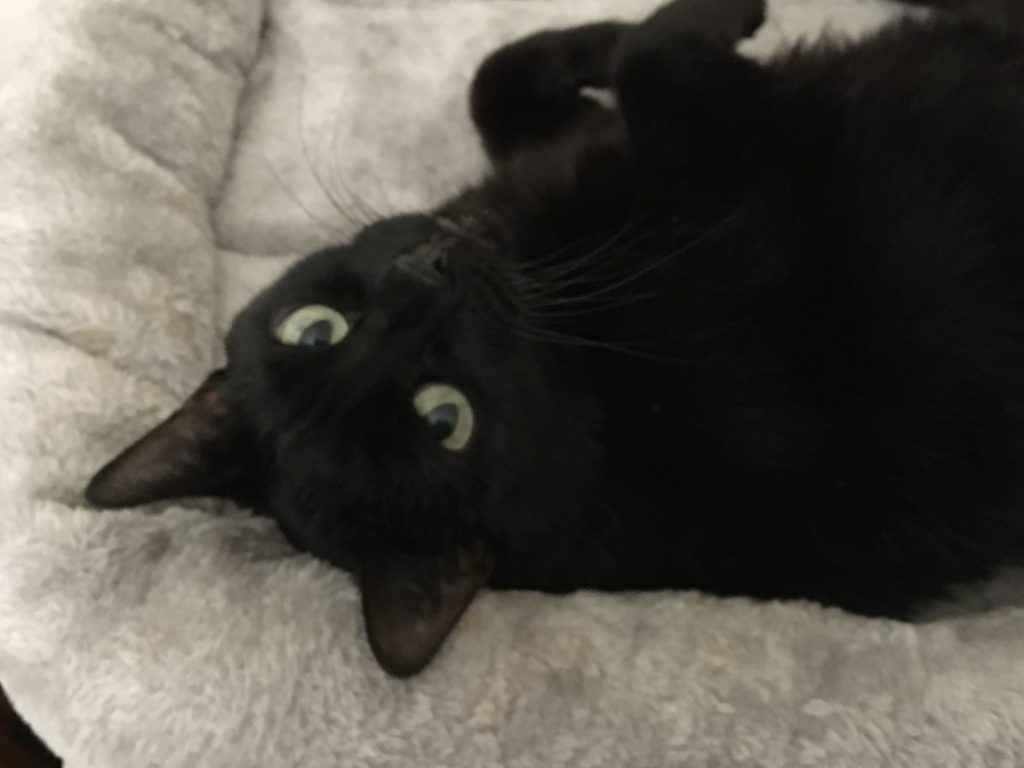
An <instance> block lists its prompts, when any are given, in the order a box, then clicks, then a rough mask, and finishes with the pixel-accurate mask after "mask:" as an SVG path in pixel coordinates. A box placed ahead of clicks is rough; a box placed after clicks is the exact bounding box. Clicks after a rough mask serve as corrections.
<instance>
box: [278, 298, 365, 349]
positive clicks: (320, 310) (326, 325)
mask: <svg viewBox="0 0 1024 768" xmlns="http://www.w3.org/2000/svg"><path fill="white" fill-rule="evenodd" d="M348 331H349V324H348V320H346V319H345V316H344V315H342V314H341V313H340V312H338V311H337V310H336V309H331V308H330V307H325V306H323V305H321V304H310V305H309V306H308V307H302V308H301V309H297V310H295V311H294V312H292V313H291V314H290V315H288V317H286V318H285V319H284V320H283V321H282V322H281V324H280V325H278V326H277V329H276V330H275V332H274V335H275V336H276V337H277V340H278V341H280V342H281V343H282V344H288V345H289V346H292V347H330V346H333V345H334V344H338V343H339V342H341V341H342V340H344V338H345V337H346V336H348Z"/></svg>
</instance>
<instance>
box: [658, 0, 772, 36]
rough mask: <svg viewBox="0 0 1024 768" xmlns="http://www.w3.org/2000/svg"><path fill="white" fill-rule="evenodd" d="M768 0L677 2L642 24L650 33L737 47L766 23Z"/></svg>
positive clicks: (697, 0)
mask: <svg viewBox="0 0 1024 768" xmlns="http://www.w3.org/2000/svg"><path fill="white" fill-rule="evenodd" d="M766 15H767V3H766V1H765V0H675V1H674V2H671V3H669V4H668V5H666V6H663V7H662V8H660V9H659V10H657V11H655V13H654V14H653V15H652V16H651V17H649V18H648V19H647V21H645V22H644V23H643V25H642V26H643V27H646V28H647V29H646V31H647V32H648V33H660V34H673V33H677V32H685V33H686V34H690V35H694V36H697V37H702V38H705V39H707V40H713V41H716V42H722V43H727V44H729V45H735V44H736V43H738V42H739V41H740V40H743V39H745V38H748V37H751V36H752V35H753V34H754V33H755V32H757V30H759V29H760V28H761V26H762V25H763V24H764V22H765V18H766Z"/></svg>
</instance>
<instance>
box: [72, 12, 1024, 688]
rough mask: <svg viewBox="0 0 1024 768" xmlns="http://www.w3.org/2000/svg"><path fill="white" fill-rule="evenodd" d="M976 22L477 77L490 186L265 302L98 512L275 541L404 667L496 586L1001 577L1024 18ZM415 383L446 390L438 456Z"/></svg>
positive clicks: (899, 590)
mask: <svg viewBox="0 0 1024 768" xmlns="http://www.w3.org/2000/svg"><path fill="white" fill-rule="evenodd" d="M987 3H988V0H980V2H979V3H978V4H977V8H978V9H979V13H981V14H982V15H983V17H984V14H985V13H986V12H987V11H988V6H987ZM971 7H972V8H973V7H974V6H971ZM992 9H993V10H995V11H1002V10H1006V11H1007V14H1008V15H1007V16H1005V17H1004V18H1003V22H1005V24H1004V27H1003V28H1000V26H999V25H998V24H995V23H990V22H989V21H988V20H987V19H986V18H983V21H981V22H977V23H975V22H962V21H956V22H954V21H949V20H936V21H930V22H907V23H904V24H899V25H894V26H892V27H890V28H889V29H887V30H885V31H883V32H881V33H880V34H878V35H877V36H875V37H874V38H872V39H870V40H868V41H867V42H864V43H862V44H859V45H845V46H843V45H825V46H820V47H814V48H810V49H807V50H803V51H796V52H791V53H789V54H786V55H784V56H783V57H781V58H780V59H778V60H776V61H775V62H773V63H770V64H768V65H758V64H755V63H753V62H750V61H747V60H745V59H742V58H740V57H739V56H738V55H736V54H735V53H734V52H733V50H732V45H733V43H734V42H735V41H736V40H737V39H739V38H740V37H742V36H744V35H745V34H748V33H749V32H750V31H752V30H753V29H754V28H756V27H757V26H758V24H759V22H760V20H761V11H762V9H761V5H760V3H758V2H755V1H754V0H749V1H748V0H684V1H683V2H677V3H674V4H672V5H671V6H669V7H667V8H666V9H664V10H663V11H661V12H660V13H659V14H657V15H656V16H655V17H653V18H652V19H651V20H648V21H647V22H645V24H643V25H641V26H639V27H636V28H627V27H625V26H624V25H614V24H609V25H595V26H591V27H586V28H581V29H578V30H572V31H568V32H562V33H547V34H545V35H541V36H538V37H535V38H531V39H529V40H526V41H523V42H521V43H519V44H517V45H515V46H512V47H510V48H509V49H506V50H504V51H502V52H499V53H498V54H496V55H495V56H494V57H492V59H491V60H489V61H488V62H487V63H486V64H485V65H484V67H483V68H482V70H481V72H480V74H479V76H478V78H477V81H476V84H475V87H474V94H473V106H474V116H475V118H476V121H477V124H478V126H479V127H480V129H481V133H482V135H483V138H484V142H485V145H486V146H487V147H488V150H489V151H490V153H491V155H492V157H493V158H494V160H495V165H496V171H495V174H494V176H493V177H492V178H491V179H489V180H487V181H485V182H484V183H483V184H482V185H480V186H479V187H478V188H475V189H473V190H470V191H468V192H466V193H465V194H463V195H461V196H460V197H458V198H456V199H455V200H453V201H452V202H451V203H450V204H448V205H447V206H445V207H444V208H443V209H442V210H441V211H439V212H436V213H435V214H432V215H429V216H421V217H405V218H400V219H396V220H392V221H388V222H382V223H381V224H379V225H376V226H375V227H372V228H370V229H368V230H367V231H365V232H364V233H363V234H362V235H361V236H360V237H359V238H358V239H357V240H356V241H355V242H354V243H353V244H351V245H349V246H345V247H342V248H339V249H334V250H331V251H327V252H324V253H321V254H317V255H315V256H313V257H311V258H310V259H309V260H308V261H306V262H304V263H303V264H300V265H299V266H298V267H297V268H296V269H295V270H293V271H292V272H291V273H289V275H287V276H286V277H285V278H284V279H283V280H282V281H281V282H279V283H278V284H276V285H275V286H272V287H271V288H270V289H268V291H266V292H265V293H264V294H263V295H261V296H260V297H259V298H258V299H257V300H256V301H255V302H254V303H253V305H252V306H251V307H250V308H249V309H247V310H246V311H245V312H243V313H242V315H241V316H240V317H239V319H238V320H237V322H236V324H235V326H234V328H233V330H232V333H231V336H230V338H229V342H228V353H229V354H228V357H229V364H228V368H227V370H226V372H225V373H221V374H218V375H217V376H215V377H214V378H212V379H211V381H210V382H208V384H207V385H206V386H205V387H204V389H203V390H201V391H200V393H198V395H197V396H196V397H195V398H193V400H192V401H190V403H189V404H188V405H187V406H186V407H185V408H184V409H183V410H182V411H181V412H179V413H178V414H176V415H175V416H174V417H172V418H171V419H170V420H169V421H168V422H167V423H166V424H165V425H162V426H161V427H160V428H158V429H157V430H156V431H155V432H154V433H152V434H151V435H150V436H149V437H147V438H145V439H144V440H143V441H141V442H140V443H139V444H138V445H137V446H134V447H133V448H131V449H129V451H128V452H126V453H125V454H124V455H123V456H122V457H120V458H119V459H118V460H116V461H115V462H114V463H113V464H112V465H110V467H108V468H107V469H106V470H104V472H103V473H101V474H100V475H99V476H98V477H97V479H96V481H94V483H93V486H92V488H91V497H92V498H93V499H94V500H96V501H98V502H100V503H104V504H117V505H121V504H126V503H139V502H142V501H146V500H150V499H153V498H159V497H166V496H174V495H188V494H197V493H213V494H219V495H227V496H232V497H235V498H239V499H242V500H244V501H246V502H249V503H252V504H254V505H255V506H256V507H257V509H260V510H261V511H263V512H266V513H268V514H272V515H274V516H275V518H276V519H278V521H279V522H280V523H281V525H282V528H283V529H284V530H285V532H286V533H287V534H288V535H289V538H290V539H291V540H292V541H293V542H295V543H296V544H297V545H298V546H300V547H301V548H304V549H308V550H310V551H312V552H314V553H315V554H317V555H319V556H321V557H324V558H325V559H327V560H329V561H331V562H333V563H335V564H337V565H340V566H342V567H345V568H349V569H352V570H353V571H355V572H356V573H358V574H359V577H360V579H361V582H362V585H363V592H364V600H365V601H366V613H367V621H368V627H369V633H370V639H371V642H372V643H373V644H374V649H375V651H376V652H377V654H378V657H379V658H380V659H381V661H382V663H383V664H384V665H385V666H386V667H387V668H388V669H389V670H390V671H393V672H396V673H398V674H409V673H412V672H415V671H417V670H418V669H419V668H421V667H422V665H423V664H424V663H426V661H427V660H429V658H430V656H432V655H433V653H434V652H435V651H436V649H437V647H438V645H439V644H440V642H441V641H442V640H443V638H444V636H445V635H446V634H447V632H448V631H449V630H450V628H451V626H452V625H453V624H454V623H455V621H456V620H457V619H458V615H459V614H460V613H461V611H462V610H463V609H464V608H465V606H466V604H468V602H469V600H470V599H471V597H472V594H473V592H474V591H475V590H476V589H477V588H478V587H479V586H480V585H482V584H484V583H487V584H489V585H491V586H493V587H499V588H527V589H541V590H547V591H567V590H572V589H579V588H600V589H661V588H699V589H704V590H708V591H711V592H716V593H721V594H748V595H754V596H759V597H784V598H788V597H805V598H810V599H815V600H819V601H822V602H825V603H830V604H836V605H840V606H843V607H846V608H849V609H852V610H856V611H860V612H865V613H871V614H886V615H894V616H901V615H905V614H906V613H907V611H908V610H909V609H910V607H911V606H912V605H914V604H915V603H916V602H918V601H921V600H923V599H926V598H931V597H936V596H938V595H940V594H942V592H943V590H944V589H946V588H947V587H948V586H950V585H952V584H955V583H959V582H964V581H969V580H973V579H978V578H982V577H984V576H986V575H987V574H988V573H989V572H990V570H991V569H992V568H993V567H995V566H998V565H1000V564H1003V563H1006V562H1009V561H1011V560H1014V559H1017V558H1022V557H1024V42H1022V40H1024V36H1022V35H1020V34H1019V30H1021V29H1024V25H1022V26H1018V19H1017V17H1015V16H1013V14H1015V13H1017V10H1016V6H1015V5H1014V4H1013V3H1012V0H1011V1H1010V2H1007V3H1005V4H999V3H996V4H994V5H992ZM580 86H595V87H609V86H610V87H611V88H612V90H613V91H614V93H615V94H616V96H617V99H618V102H619V111H616V112H612V111H608V110H605V109H602V108H601V107H599V106H598V105H596V104H595V103H594V102H593V101H591V100H589V99H587V98H586V97H583V96H581V95H580V93H579V89H580ZM325 305H326V306H327V307H328V308H333V310H336V311H337V313H340V314H341V315H343V316H344V319H343V320H340V321H335V320H331V321H330V322H336V323H341V325H336V326H334V330H335V331H337V333H334V332H331V333H330V334H329V337H330V338H329V339H328V340H327V342H325V343H324V345H323V346H316V347H313V348H310V349H302V348H296V344H293V343H292V341H295V339H298V338H299V336H295V339H292V341H285V342H283V343H282V339H286V340H287V339H291V336H289V333H290V332H289V331H287V330H286V331H284V332H281V331H280V330H279V329H280V328H282V327H284V326H287V324H288V323H290V322H292V320H291V318H292V317H293V316H294V314H295V312H294V310H295V309H296V308H302V307H307V308H308V307H310V306H312V307H314V308H316V307H320V309H317V310H316V312H320V314H318V315H316V314H315V313H314V315H315V317H319V318H321V319H320V320H319V321H318V322H320V323H321V324H322V323H328V320H325V319H324V318H325V317H327V315H324V314H323V309H322V308H323V306H325ZM314 315H310V316H309V317H314ZM282 318H284V319H282ZM300 320H301V318H300ZM282 323H283V324H284V325H282ZM342 326H343V327H342ZM297 327H298V328H299V331H303V329H305V330H306V331H308V330H309V329H310V328H312V326H311V325H308V324H307V325H306V326H301V325H300V326H297ZM319 328H320V329H319V330H318V331H316V332H317V333H321V334H322V333H326V332H327V331H325V330H324V329H329V328H330V325H329V323H328V325H321V326H320V327H319ZM314 330H315V329H314ZM275 333H276V334H277V335H278V338H277V339H275V338H274V334H275ZM282 333H283V334H284V335H283V336H282V335H281V334H282ZM300 335H301V334H300ZM323 338H327V337H323ZM309 339H313V336H310V337H309ZM322 340H323V339H321V341H322ZM296 343H298V342H296ZM303 343H304V342H303ZM318 343H319V342H318ZM431 382H444V383H446V385H447V384H451V385H452V386H453V387H455V388H456V389H457V392H456V394H458V397H459V398H463V399H461V400H460V399H452V398H453V397H454V395H451V393H448V394H447V395H444V396H445V397H447V398H448V399H447V400H443V402H442V401H437V402H440V403H441V406H436V403H435V405H434V406H430V407H435V406H436V407H440V408H441V409H442V410H433V411H429V413H430V414H433V415H432V416H431V417H430V418H431V419H435V420H436V419H437V418H441V417H443V418H444V419H449V420H453V421H452V423H447V422H445V423H444V424H442V425H441V431H440V432H433V433H432V432H431V431H430V430H429V429H426V428H425V426H424V422H423V420H424V419H425V418H427V413H428V411H427V410H425V408H427V406H422V403H421V395H422V393H423V391H424V387H425V386H426V387H427V389H429V386H427V385H429V384H430V383H431ZM449 389H450V388H449ZM434 394H436V393H434ZM413 398H415V399H416V407H415V408H414V407H411V406H410V401H412V400H413ZM431 402H432V403H434V401H431ZM466 403H469V404H471V410H469V409H470V406H469V405H466ZM445 408H447V410H444V409H445ZM459 409H463V410H461V411H460V410H459ZM459 413H462V414H463V421H462V423H461V426H462V427H463V428H464V429H465V430H466V432H465V434H467V435H469V434H471V437H467V439H466V441H465V442H458V443H457V444H456V443H451V440H452V439H453V438H452V434H453V433H454V434H455V437H458V436H459V433H458V431H457V430H456V429H455V426H453V424H455V425H456V426H458V414H459ZM438 414H441V416H438ZM453 414H455V415H454V416H453ZM466 418H468V419H469V422H468V423H469V424H470V426H468V427H467V426H466V424H467V422H466ZM428 421H429V419H428ZM442 421H443V419H442ZM430 424H431V429H434V428H437V427H438V424H437V423H434V421H431V422H430ZM446 427H451V431H449V432H447V433H446V432H445V428H446ZM439 437H441V438H443V439H444V441H445V446H446V448H447V449H446V448H442V447H441V446H440V445H438V444H437V442H438V438H439Z"/></svg>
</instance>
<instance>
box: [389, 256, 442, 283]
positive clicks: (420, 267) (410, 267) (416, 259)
mask: <svg viewBox="0 0 1024 768" xmlns="http://www.w3.org/2000/svg"><path fill="white" fill-rule="evenodd" d="M391 269H392V271H394V272H396V273H397V274H398V275H400V276H401V277H402V278H404V279H406V280H413V281H416V282H419V283H422V284H423V286H424V287H436V286H439V285H441V284H442V283H445V282H447V281H448V256H447V254H445V253H444V252H442V251H436V250H434V249H432V248H422V249H419V250H416V251H413V252H412V253H406V254H403V255H402V256H399V257H398V258H397V259H395V263H394V264H393V265H392V267H391Z"/></svg>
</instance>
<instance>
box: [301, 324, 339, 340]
mask: <svg viewBox="0 0 1024 768" xmlns="http://www.w3.org/2000/svg"><path fill="white" fill-rule="evenodd" d="M333 330H334V329H333V327H332V325H331V321H330V320H317V321H316V322H315V323H310V324H309V325H308V326H307V327H306V329H305V330H304V331H303V332H302V335H301V336H300V337H299V344H301V345H302V346H304V347H327V346H330V344H331V334H332V332H333Z"/></svg>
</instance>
